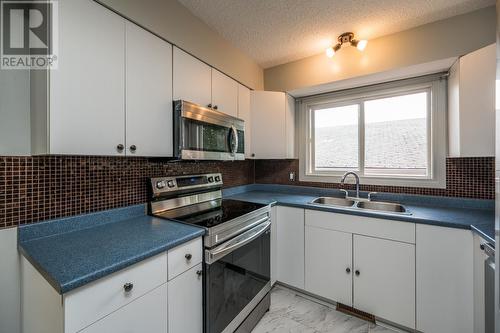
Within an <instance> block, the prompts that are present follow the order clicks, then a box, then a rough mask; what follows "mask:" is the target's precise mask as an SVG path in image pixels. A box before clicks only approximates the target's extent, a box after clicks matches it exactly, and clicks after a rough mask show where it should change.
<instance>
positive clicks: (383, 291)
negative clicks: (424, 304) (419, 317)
mask: <svg viewBox="0 0 500 333" xmlns="http://www.w3.org/2000/svg"><path fill="white" fill-rule="evenodd" d="M353 238H354V239H353V244H354V245H353V257H354V258H353V259H354V260H353V263H354V265H353V273H354V274H353V279H354V282H353V286H354V292H353V295H354V297H353V305H354V307H355V308H357V309H360V310H362V311H365V312H368V313H371V314H374V315H375V316H377V317H381V318H384V319H387V320H390V321H392V322H394V323H398V324H400V325H403V326H406V327H409V328H414V327H415V245H414V244H408V243H402V242H395V241H390V240H385V239H379V238H374V237H366V236H361V235H354V236H353Z"/></svg>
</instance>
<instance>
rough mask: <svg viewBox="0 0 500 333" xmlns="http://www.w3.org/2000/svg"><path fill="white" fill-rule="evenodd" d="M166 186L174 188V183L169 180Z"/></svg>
mask: <svg viewBox="0 0 500 333" xmlns="http://www.w3.org/2000/svg"><path fill="white" fill-rule="evenodd" d="M167 186H168V187H169V188H172V187H174V186H175V184H174V181H173V180H169V181H168V182H167Z"/></svg>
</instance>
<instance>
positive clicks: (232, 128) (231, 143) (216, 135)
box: [174, 101, 245, 160]
mask: <svg viewBox="0 0 500 333" xmlns="http://www.w3.org/2000/svg"><path fill="white" fill-rule="evenodd" d="M177 103H180V104H178V105H176V106H175V109H176V112H175V117H174V130H175V133H174V135H175V137H174V148H175V155H176V156H177V157H179V158H180V159H189V160H242V159H244V158H245V156H244V153H245V151H244V147H245V142H244V141H245V135H244V121H243V120H241V119H238V118H235V117H232V116H228V115H226V114H224V113H222V112H218V111H215V110H212V109H208V108H204V107H201V106H198V105H196V104H192V103H189V102H185V101H179V102H177Z"/></svg>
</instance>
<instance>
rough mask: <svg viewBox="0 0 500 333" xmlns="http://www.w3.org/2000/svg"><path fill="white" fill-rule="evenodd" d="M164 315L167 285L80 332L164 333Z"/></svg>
mask: <svg viewBox="0 0 500 333" xmlns="http://www.w3.org/2000/svg"><path fill="white" fill-rule="evenodd" d="M166 313H167V284H163V285H161V286H160V287H158V288H156V289H154V290H152V291H150V292H149V293H147V294H146V295H144V296H141V297H139V298H138V299H136V300H135V301H133V302H132V303H130V304H128V305H127V306H124V307H123V308H121V309H118V310H117V311H115V312H113V313H111V314H110V315H108V316H106V317H104V318H103V319H101V320H99V321H98V322H96V323H94V324H92V325H90V326H89V327H87V328H85V329H84V330H83V331H80V332H82V333H109V332H119V333H143V332H149V333H165V332H167V316H166V315H165V314H166ZM186 332H187V331H186ZM193 332H194V331H193Z"/></svg>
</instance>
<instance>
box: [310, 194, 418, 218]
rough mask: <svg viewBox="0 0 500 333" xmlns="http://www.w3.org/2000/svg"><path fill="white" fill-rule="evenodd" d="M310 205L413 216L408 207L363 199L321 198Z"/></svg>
mask: <svg viewBox="0 0 500 333" xmlns="http://www.w3.org/2000/svg"><path fill="white" fill-rule="evenodd" d="M310 203H311V204H315V205H322V206H336V207H347V208H353V209H359V210H370V211H376V212H384V213H392V214H402V215H411V213H410V212H409V211H408V210H407V209H406V207H405V206H403V205H401V204H398V203H393V202H383V201H370V200H366V199H362V198H349V197H348V198H336V197H319V198H316V199H314V200H313V201H311V202H310Z"/></svg>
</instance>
